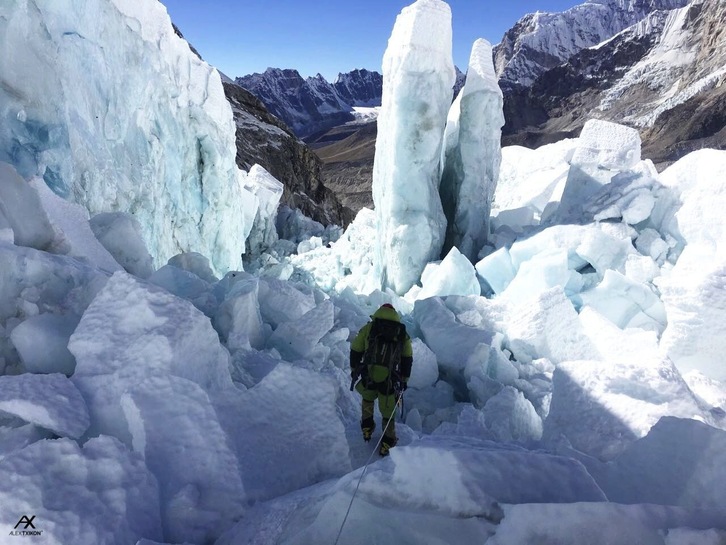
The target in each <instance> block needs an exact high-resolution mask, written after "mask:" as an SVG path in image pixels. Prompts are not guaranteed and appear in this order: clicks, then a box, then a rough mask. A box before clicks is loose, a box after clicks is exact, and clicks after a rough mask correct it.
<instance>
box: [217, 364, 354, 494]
mask: <svg viewBox="0 0 726 545" xmlns="http://www.w3.org/2000/svg"><path fill="white" fill-rule="evenodd" d="M340 388H341V385H340V384H339V383H338V381H337V379H335V378H333V377H331V376H329V375H324V374H320V373H317V372H314V371H311V370H308V369H302V368H300V367H294V366H292V365H290V364H287V363H285V362H282V363H279V364H278V365H277V366H276V367H275V368H274V369H273V370H272V371H271V372H270V373H269V374H267V376H265V377H264V378H263V379H262V381H261V382H260V383H259V384H257V385H256V386H255V387H254V388H251V389H249V390H247V391H246V392H244V394H242V395H239V394H237V393H235V392H234V391H229V392H227V395H225V396H224V397H217V398H215V399H214V400H213V401H214V403H215V408H216V410H217V415H218V417H219V421H220V423H221V425H222V428H223V429H224V430H225V432H226V433H227V436H228V438H229V441H230V445H231V447H232V449H233V451H234V452H235V454H236V455H237V459H238V460H239V466H240V473H241V476H242V483H243V485H244V489H245V494H246V498H247V499H248V500H250V501H253V502H254V501H262V500H268V499H271V498H274V497H277V496H281V495H282V494H286V493H288V492H292V491H293V490H298V489H300V488H303V487H306V486H310V485H312V484H314V483H316V482H320V481H322V480H324V479H329V478H331V477H334V476H339V475H341V474H344V473H346V472H348V471H350V469H351V466H350V459H349V452H348V442H347V440H346V437H345V428H344V427H343V423H342V422H341V420H340V416H339V410H340V409H339V407H338V406H337V404H336V399H337V397H338V395H339V389H340ZM323 446H324V447H323Z"/></svg>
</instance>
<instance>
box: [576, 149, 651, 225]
mask: <svg viewBox="0 0 726 545" xmlns="http://www.w3.org/2000/svg"><path fill="white" fill-rule="evenodd" d="M658 186H660V183H659V182H658V171H657V170H656V169H655V166H654V165H653V163H652V162H651V161H650V160H646V161H641V162H640V163H639V164H638V165H636V166H635V167H633V168H632V169H631V170H628V171H627V172H623V173H620V174H616V175H615V176H613V178H612V181H611V182H610V183H609V184H606V185H605V186H603V188H602V189H601V190H600V191H599V192H597V193H596V194H595V195H594V196H593V197H592V199H591V201H590V203H589V204H586V206H585V209H586V212H587V213H588V214H591V215H592V219H593V220H595V221H604V220H611V219H622V220H623V221H624V222H625V223H627V224H628V225H635V224H638V223H641V222H643V221H645V220H647V219H648V218H649V217H650V214H651V212H652V211H653V208H654V207H655V200H656V199H655V195H654V189H655V188H656V187H658Z"/></svg>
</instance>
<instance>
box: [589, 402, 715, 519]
mask: <svg viewBox="0 0 726 545" xmlns="http://www.w3.org/2000/svg"><path fill="white" fill-rule="evenodd" d="M724 452H726V431H723V430H719V429H716V428H713V427H711V426H709V425H707V424H704V423H703V422H698V421H696V420H691V419H683V418H673V417H668V416H666V417H663V418H661V419H660V420H659V421H658V422H657V423H656V424H655V425H654V426H653V427H652V428H651V430H650V431H649V432H648V434H647V435H646V436H645V437H643V438H642V439H640V440H638V441H635V442H634V443H632V444H630V445H629V446H628V448H627V449H626V450H625V451H624V452H623V453H622V454H621V455H620V456H618V458H616V459H615V460H613V461H612V462H611V463H610V464H607V465H606V466H604V468H603V474H602V475H596V479H597V481H598V483H599V484H600V486H601V487H602V488H603V490H604V491H605V493H606V494H607V496H608V499H609V500H610V501H614V502H618V503H653V504H660V505H680V506H682V507H687V508H689V509H704V510H708V509H717V510H720V508H719V507H718V506H722V505H724V502H725V501H726V486H724V484H725V483H726V466H724V464H722V463H718V460H721V459H723V453H724ZM721 512H722V511H721Z"/></svg>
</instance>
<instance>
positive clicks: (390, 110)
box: [373, 0, 455, 294]
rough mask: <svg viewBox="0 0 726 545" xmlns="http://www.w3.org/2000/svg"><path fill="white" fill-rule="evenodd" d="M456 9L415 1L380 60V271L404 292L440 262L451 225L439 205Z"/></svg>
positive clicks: (376, 191) (376, 173)
mask: <svg viewBox="0 0 726 545" xmlns="http://www.w3.org/2000/svg"><path fill="white" fill-rule="evenodd" d="M451 40H452V33H451V10H450V8H449V6H448V5H447V4H446V3H445V2H442V1H440V0H418V1H417V2H415V3H413V4H411V5H410V6H407V7H406V8H404V9H403V10H402V11H401V13H400V14H399V16H398V18H397V19H396V24H395V26H394V28H393V33H392V34H391V38H390V39H389V41H388V48H387V49H386V53H385V55H384V56H383V104H382V106H381V113H380V116H379V117H378V139H377V141H376V154H375V160H374V166H373V202H374V203H375V208H376V225H377V231H378V237H377V245H376V251H375V254H376V256H375V258H376V260H375V271H376V274H377V276H378V278H379V279H380V280H381V284H382V285H383V287H388V288H391V289H393V290H394V291H396V292H398V293H399V294H403V293H405V292H406V291H407V290H408V289H409V288H410V287H411V286H412V285H413V284H415V283H416V282H417V281H418V279H419V277H420V275H421V272H422V271H423V269H424V266H425V265H426V263H428V262H429V261H433V260H435V259H438V258H439V256H440V253H441V248H442V246H443V242H444V234H445V230H446V218H445V217H444V212H443V209H442V207H441V200H440V198H439V194H438V190H439V174H440V162H441V149H442V140H443V131H444V127H445V125H446V116H447V113H448V110H449V106H450V105H451V88H452V86H453V85H454V79H455V73H454V64H453V61H452V54H451V48H452V45H451V44H452V42H451Z"/></svg>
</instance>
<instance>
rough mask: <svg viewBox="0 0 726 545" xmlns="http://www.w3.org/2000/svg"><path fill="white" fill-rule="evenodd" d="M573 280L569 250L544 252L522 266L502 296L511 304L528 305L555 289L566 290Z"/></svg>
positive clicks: (557, 249)
mask: <svg viewBox="0 0 726 545" xmlns="http://www.w3.org/2000/svg"><path fill="white" fill-rule="evenodd" d="M575 274H576V273H575ZM571 278H572V272H571V271H570V270H569V268H568V255H567V250H566V249H563V248H552V249H549V250H544V251H542V252H540V253H538V254H537V255H535V256H533V257H532V259H529V260H527V261H525V262H524V263H522V264H521V265H520V267H519V270H517V274H516V276H515V277H514V279H513V280H512V281H511V282H510V283H509V284H508V285H507V287H506V289H505V290H504V291H503V292H501V294H500V296H501V297H503V298H504V300H506V301H507V302H509V303H511V304H515V305H517V304H521V303H526V302H527V301H530V300H532V299H536V298H537V297H539V296H540V294H542V293H544V292H546V291H547V290H550V289H552V288H554V287H560V288H562V289H565V288H566V287H567V286H568V284H570V281H571Z"/></svg>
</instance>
